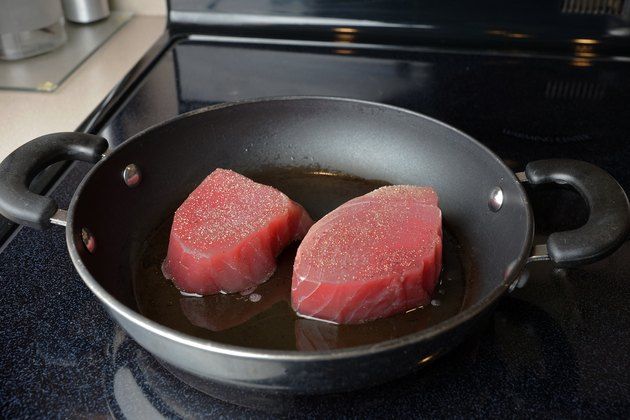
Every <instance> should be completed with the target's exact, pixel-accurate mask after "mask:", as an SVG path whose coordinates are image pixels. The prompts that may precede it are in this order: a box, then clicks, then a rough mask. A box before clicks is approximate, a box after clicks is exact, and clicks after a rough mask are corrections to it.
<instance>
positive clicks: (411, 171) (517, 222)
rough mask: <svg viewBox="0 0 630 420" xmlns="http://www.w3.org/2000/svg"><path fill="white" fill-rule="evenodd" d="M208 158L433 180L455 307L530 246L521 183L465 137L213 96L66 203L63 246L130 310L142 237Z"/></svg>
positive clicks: (238, 165)
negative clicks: (457, 283) (452, 252)
mask: <svg viewBox="0 0 630 420" xmlns="http://www.w3.org/2000/svg"><path fill="white" fill-rule="evenodd" d="M129 164H135V165H136V166H137V167H138V168H139V169H140V171H141V173H142V181H141V183H140V184H139V185H138V186H137V187H135V188H130V187H128V186H127V185H126V184H125V183H124V182H123V180H122V178H121V173H122V171H123V170H124V168H125V167H127V166H128V165H129ZM217 167H222V168H230V169H234V170H236V171H238V172H241V173H244V174H256V173H258V174H263V173H273V170H276V169H277V168H283V170H285V169H286V168H293V170H297V171H303V172H310V173H313V172H321V173H337V172H339V173H345V174H350V175H352V176H354V177H358V178H361V179H364V180H378V181H383V182H387V183H392V184H417V185H430V186H432V187H434V188H435V189H436V190H437V192H438V195H439V197H440V206H441V208H442V211H443V215H444V220H445V221H446V223H447V232H449V234H450V235H452V237H453V238H454V239H453V243H454V244H455V243H456V244H457V245H454V246H460V247H461V248H462V249H463V251H462V255H465V258H462V259H461V262H462V270H463V272H464V273H465V278H466V282H467V283H466V295H465V298H462V302H461V307H462V308H463V309H466V308H468V307H470V306H473V305H475V304H480V303H481V302H483V300H484V299H486V298H488V297H489V296H490V295H491V294H492V293H493V292H495V291H496V289H497V288H506V287H507V282H508V280H510V279H512V278H513V274H514V273H515V272H517V271H519V270H520V269H521V268H522V263H523V262H524V257H525V256H526V254H527V252H528V251H529V247H530V245H531V244H530V239H531V230H532V224H531V220H530V214H529V206H528V204H527V201H526V197H525V195H524V193H523V190H522V188H521V186H520V185H519V184H518V182H517V181H516V180H515V178H514V176H513V174H512V173H510V172H509V170H508V169H507V168H506V167H505V166H504V165H502V164H501V163H500V162H499V161H498V160H497V159H496V158H495V157H494V156H493V155H492V154H491V153H489V152H488V151H487V150H486V149H485V148H483V147H482V146H481V145H479V144H478V143H476V142H474V141H473V140H472V139H470V138H468V137H466V136H465V135H463V134H462V133H459V132H457V131H455V130H453V129H451V128H449V127H447V126H445V125H443V124H441V123H439V122H436V121H434V120H431V119H428V118H426V117H422V116H419V115H418V114H414V113H411V112H407V111H404V110H400V109H396V108H391V107H386V106H382V105H376V104H370V103H363V102H357V101H346V100H330V99H324V98H308V99H288V100H287V99H285V100H271V101H264V102H250V103H241V104H237V105H232V106H227V107H218V108H216V109H213V110H206V111H201V112H196V113H193V114H189V115H187V116H184V117H181V118H178V119H175V120H173V121H171V122H168V123H166V124H163V125H161V126H158V127H155V128H153V129H150V130H148V131H146V132H144V133H141V134H139V135H138V136H137V137H136V138H135V139H132V140H130V141H129V142H128V143H126V144H124V145H123V146H121V147H120V148H119V149H118V150H116V151H115V152H114V153H113V154H112V155H111V156H110V157H109V158H108V159H107V160H106V161H104V162H102V163H101V164H99V165H98V166H97V167H96V168H95V170H94V171H93V172H92V173H91V175H90V176H89V178H88V179H87V180H86V181H85V182H84V185H83V186H82V188H81V190H80V196H79V197H77V198H76V199H75V201H74V202H73V206H74V207H73V209H72V211H71V214H72V220H71V229H72V230H73V236H72V238H73V240H72V241H71V243H70V244H69V246H74V247H76V248H77V251H78V253H79V255H80V258H81V261H82V263H83V264H84V266H85V268H86V269H87V271H88V272H89V274H91V276H93V277H94V278H95V279H96V281H97V282H98V283H99V284H100V285H101V286H102V287H103V288H104V289H105V290H106V291H107V292H108V293H109V294H111V295H112V296H113V297H115V298H116V299H117V300H118V301H120V302H122V303H123V304H124V305H126V306H128V307H129V308H131V309H133V310H136V311H137V310H139V309H141V308H138V300H137V299H136V294H135V293H134V287H133V284H134V282H133V278H134V272H135V271H134V270H135V268H136V267H137V263H138V261H141V260H142V253H143V251H144V250H145V249H146V247H147V239H148V238H151V235H153V234H154V233H155V231H156V229H157V228H158V227H159V226H160V224H161V223H163V222H164V220H167V219H168V216H169V215H170V214H172V212H173V211H174V210H175V208H176V207H177V206H178V205H179V204H180V203H181V202H182V201H183V200H184V198H185V197H186V195H187V194H188V193H189V192H190V191H191V190H192V189H193V188H194V187H195V186H196V185H197V184H198V183H199V182H200V181H201V180H202V179H203V178H204V177H205V176H207V175H208V174H209V173H210V172H211V171H212V170H213V169H215V168H217ZM295 168H298V169H295ZM322 176H324V175H322ZM261 180H262V179H261ZM497 188H500V189H501V191H502V195H503V203H502V207H501V208H500V210H499V211H493V210H492V209H491V208H490V207H489V205H488V202H489V199H490V195H491V193H492V192H493V191H495V190H496V189H497ZM331 207H332V201H331ZM86 230H87V231H89V232H90V234H91V235H93V238H94V241H95V243H96V248H95V250H94V252H93V253H90V252H89V251H87V250H86V249H85V247H84V246H83V243H82V240H81V232H82V231H83V232H85V231H86ZM315 350H317V349H315Z"/></svg>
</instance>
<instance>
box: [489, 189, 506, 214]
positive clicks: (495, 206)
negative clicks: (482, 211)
mask: <svg viewBox="0 0 630 420" xmlns="http://www.w3.org/2000/svg"><path fill="white" fill-rule="evenodd" d="M501 206H503V190H502V189H501V187H494V189H493V190H492V191H491V192H490V200H489V201H488V207H490V210H492V211H494V212H497V211H499V210H501Z"/></svg>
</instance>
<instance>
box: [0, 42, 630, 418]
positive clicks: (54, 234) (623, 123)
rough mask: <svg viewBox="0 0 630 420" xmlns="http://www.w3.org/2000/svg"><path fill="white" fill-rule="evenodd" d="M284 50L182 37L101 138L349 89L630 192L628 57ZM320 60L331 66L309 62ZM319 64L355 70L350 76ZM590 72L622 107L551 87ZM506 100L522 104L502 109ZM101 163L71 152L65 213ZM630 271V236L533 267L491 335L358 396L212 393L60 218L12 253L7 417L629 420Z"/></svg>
mask: <svg viewBox="0 0 630 420" xmlns="http://www.w3.org/2000/svg"><path fill="white" fill-rule="evenodd" d="M274 48H275V49H269V50H267V51H264V52H262V53H261V51H260V50H259V49H258V47H252V48H247V47H238V48H237V47H233V46H229V47H228V46H222V45H215V44H212V43H196V44H187V43H180V44H177V45H176V46H175V47H174V48H173V50H171V51H170V52H167V53H166V54H165V55H164V56H163V57H162V58H161V60H160V61H159V63H158V64H157V65H156V66H155V68H154V69H153V70H152V71H151V73H150V74H149V75H148V76H147V77H146V79H145V80H144V81H143V83H142V84H141V85H140V86H139V87H138V89H137V90H136V91H135V92H134V94H133V95H132V96H131V97H130V98H129V100H128V101H127V102H126V103H125V105H124V107H122V109H121V110H120V112H119V113H117V114H116V115H115V116H114V117H113V118H112V120H111V121H110V123H109V124H108V125H107V127H106V128H105V130H103V135H104V136H105V137H106V138H108V139H109V140H110V141H111V143H112V144H114V145H115V144H118V143H120V142H121V141H123V140H124V139H126V138H128V137H129V136H130V135H132V134H134V133H136V132H138V131H139V130H141V129H143V128H145V127H147V126H149V125H151V124H154V123H156V122H159V121H161V120H163V119H165V118H168V117H170V116H172V115H176V114H178V113H181V112H184V111H187V110H189V109H193V108H196V107H198V106H202V105H205V104H208V103H214V102H220V101H224V100H233V99H239V98H244V97H257V96H269V95H285V94H328V93H331V90H335V91H336V92H334V94H337V95H340V96H351V97H360V98H363V99H370V100H377V101H382V102H388V103H392V104H396V105H401V106H405V107H408V108H411V109H415V110H418V111H420V112H424V113H426V114H428V115H431V116H435V117H437V118H441V119H444V120H445V121H446V122H448V123H450V124H453V125H455V126H456V127H458V128H462V129H464V130H465V131H467V132H469V133H470V134H472V135H473V136H476V137H477V138H479V139H480V140H482V141H484V142H485V143H486V144H488V145H489V146H490V147H491V148H493V149H494V150H495V151H496V152H497V153H499V155H501V156H502V157H503V158H504V159H505V160H506V161H507V162H508V163H509V164H510V165H511V166H512V167H513V168H514V169H518V168H519V167H522V163H524V162H527V161H529V160H533V159H536V158H544V157H573V158H580V159H585V160H589V161H592V162H594V163H596V164H598V165H600V166H602V167H604V168H605V169H607V170H608V171H610V172H611V173H612V174H613V175H614V176H615V177H616V178H617V179H619V180H620V182H621V183H622V185H623V186H624V187H625V188H626V190H628V187H630V172H629V171H628V169H627V168H626V164H625V162H627V161H628V157H629V156H630V146H628V142H627V133H629V132H630V127H628V121H627V119H624V118H621V116H620V115H619V113H618V112H617V111H618V110H620V109H625V108H624V107H623V106H622V104H626V105H627V103H628V99H629V98H628V96H629V94H628V92H630V89H628V86H629V85H630V83H629V82H630V80H629V78H628V76H627V75H628V74H630V73H628V72H627V70H628V69H626V68H625V67H627V64H620V63H617V64H614V65H613V64H610V63H603V64H598V65H596V66H594V67H593V68H591V69H590V70H588V73H579V72H581V71H582V70H581V69H573V68H571V67H570V65H569V63H565V62H563V61H562V60H542V59H541V60H536V59H524V58H523V59H514V58H510V59H502V58H500V57H491V56H488V57H482V56H473V55H464V54H450V55H440V54H435V53H422V54H411V53H410V54H407V55H403V54H401V53H396V54H392V56H386V57H383V56H381V57H378V58H375V57H370V56H369V54H367V53H364V54H366V56H361V57H359V56H356V57H339V56H336V55H334V54H329V51H328V50H326V51H313V50H312V49H311V50H309V51H308V52H300V51H295V48H294V49H293V50H292V51H288V49H287V51H284V50H282V48H280V47H274ZM381 55H383V54H381ZM245 59H251V60H259V61H262V64H261V66H262V67H261V70H260V71H261V72H263V73H264V74H263V75H262V76H261V77H264V78H265V80H266V83H265V84H263V85H260V84H256V83H249V80H250V79H249V73H248V72H251V69H247V68H243V67H242V66H239V65H238V63H240V62H242V60H245ZM274 63H279V64H278V66H276V67H274ZM317 63H320V64H321V63H324V64H325V65H323V66H322V67H320V69H319V70H318V71H310V70H308V69H312V68H315V67H316V66H315V64H317ZM263 64H264V65H263ZM200 68H204V69H205V68H208V69H210V70H211V71H208V72H207V74H206V73H204V72H201V71H199V69H200ZM322 68H323V69H328V68H331V69H335V70H343V71H342V73H343V74H345V76H344V79H343V81H342V82H343V83H339V81H338V80H334V78H333V76H332V75H333V74H334V71H333V70H331V71H329V72H327V70H322ZM353 72H355V73H356V75H357V77H352V75H353V74H354V73H353ZM576 72H577V73H576ZM519 74H521V75H522V74H527V78H519V77H517V76H518V75H519ZM358 75H361V76H362V77H358ZM604 77H605V80H606V81H605V83H604V82H601V80H602V78H604ZM331 78H332V79H331ZM580 78H583V79H584V80H585V81H584V82H583V83H595V84H597V83H604V85H605V89H604V92H605V99H606V102H605V104H606V107H608V108H606V109H602V108H603V107H604V105H601V104H602V103H604V102H602V103H600V105H598V106H599V108H597V107H596V108H593V107H592V106H591V102H592V101H591V102H589V101H590V100H589V99H588V98H587V99H585V101H584V102H583V103H582V102H580V100H579V99H580V98H579V97H578V98H577V99H576V97H572V99H571V98H570V99H571V100H568V101H564V100H563V98H562V97H561V95H560V94H558V95H560V96H558V95H556V96H553V95H551V96H550V94H549V90H547V91H545V86H549V84H550V83H551V84H552V87H553V83H560V82H563V81H564V80H568V81H569V82H570V81H571V80H582V79H580ZM373 79H374V80H377V81H379V83H380V84H381V85H382V86H383V89H380V90H378V89H376V90H374V89H367V90H366V89H365V84H363V83H362V82H361V80H373ZM464 80H465V82H466V83H463V82H462V83H458V81H464ZM226 81H229V84H228V83H226ZM569 82H567V83H569ZM370 83H372V82H370ZM448 86H456V87H457V88H454V89H452V91H451V90H448V89H447V87H448ZM540 86H542V88H540V89H541V91H540V92H538V90H537V89H539V87H540ZM436 92H443V93H444V94H441V95H438V94H437V93H436ZM545 92H547V93H545ZM554 95H555V94H554ZM576 95H577V93H576ZM510 98H520V99H519V100H518V101H515V102H514V103H513V104H512V105H511V106H506V104H507V103H509V100H510ZM488 115H492V118H490V117H489V116H488ZM560 116H563V117H565V118H569V117H571V118H574V119H573V120H571V124H568V125H563V126H562V127H560V128H558V127H557V126H555V125H554V124H555V123H554V121H557V120H558V119H560ZM604 118H605V121H608V122H610V124H603V123H602V122H601V121H602V119H604ZM569 126H570V127H571V128H570V129H568V128H566V127H569ZM529 127H532V129H534V131H535V132H536V133H545V132H547V133H557V132H561V133H563V135H566V137H563V138H564V140H565V141H564V142H559V141H553V140H554V139H555V140H558V138H559V137H558V136H556V137H553V136H552V135H551V134H549V136H550V137H549V138H550V139H551V141H550V142H545V141H540V139H541V138H543V137H544V136H542V134H536V135H537V136H538V137H535V136H534V135H531V136H530V137H529V140H528V138H527V137H524V136H522V135H514V133H517V132H520V131H519V130H521V131H522V130H526V129H527V128H529ZM508 128H509V129H508ZM580 133H581V134H580ZM578 134H579V135H580V136H581V137H575V136H577V135H578ZM541 136H542V137H541ZM585 136H586V137H585ZM543 139H544V138H543ZM571 139H574V140H575V142H574V143H572V142H571ZM88 168H89V167H88V165H84V164H78V165H74V166H73V167H72V169H71V170H70V171H69V172H68V174H67V176H66V177H65V179H64V180H63V181H62V182H61V183H60V185H59V186H58V187H57V189H56V190H55V191H54V193H53V196H54V197H55V198H56V199H57V200H58V202H59V203H60V205H61V207H62V208H66V207H67V205H68V203H69V199H70V197H71V195H72V193H73V191H74V188H75V187H76V185H77V184H78V182H79V180H80V179H81V178H82V176H84V174H85V173H86V171H87V169H88ZM543 201H544V200H543ZM544 207H545V206H544V205H543V206H542V208H541V209H539V210H538V214H537V222H538V228H539V229H543V230H544V229H545V228H546V226H547V225H552V224H553V223H552V221H553V220H552V219H553V216H552V215H553V214H554V213H556V216H559V217H560V218H567V217H568V218H570V216H571V214H573V213H574V212H575V209H574V208H572V207H570V206H569V208H563V207H562V206H561V205H560V208H558V209H554V210H553V211H549V209H545V208H544ZM565 207H566V206H565ZM541 215H542V216H541ZM629 278H630V245H629V244H628V243H626V244H625V245H624V246H623V247H622V248H621V249H620V250H619V251H618V252H616V253H615V254H614V255H612V256H611V257H609V258H607V259H606V260H604V261H601V262H599V263H596V264H593V265H590V266H586V267H582V268H576V269H569V270H558V269H554V268H553V266H551V265H550V264H547V263H544V264H540V265H536V266H532V268H531V273H530V278H529V281H528V282H527V284H526V285H525V286H524V287H523V288H520V289H517V290H516V291H515V292H514V293H512V294H511V295H510V296H508V297H507V298H505V299H503V300H502V302H501V303H500V304H499V306H498V308H497V310H496V312H495V314H494V315H493V316H492V317H491V318H490V319H489V320H488V322H487V324H486V325H485V327H484V328H483V330H482V332H481V333H479V334H478V335H476V336H474V337H473V338H471V339H469V340H468V341H466V342H465V343H464V344H463V345H461V346H460V347H458V348H457V349H456V350H455V351H453V352H452V353H451V354H449V355H447V356H445V357H444V358H442V359H440V360H438V361H436V362H435V363H434V364H432V365H431V366H429V367H427V368H426V369H424V370H423V371H421V372H419V373H418V374H414V375H412V376H410V377H406V378H403V379H402V380H399V381H396V382H394V383H391V384H386V385H383V386H378V387H376V388H370V389H367V390H364V391H359V392H355V393H352V394H346V395H333V396H324V397H287V396H274V395H267V396H262V395H251V394H242V393H239V392H236V391H226V390H224V389H220V388H206V392H207V393H210V394H212V395H214V397H212V396H209V395H206V394H205V393H202V392H200V391H198V390H197V389H195V388H193V387H191V386H189V385H186V384H184V383H183V382H181V381H180V380H179V379H177V377H176V376H175V375H174V374H173V373H171V372H170V371H169V370H168V369H167V368H165V367H163V366H162V365H160V363H158V362H157V361H156V360H155V359H154V358H153V357H152V356H151V355H150V354H149V353H148V352H146V351H145V350H143V349H142V348H140V347H139V346H138V345H137V344H136V343H135V342H134V341H133V340H132V339H130V338H129V337H128V336H127V335H126V334H125V333H124V332H123V331H122V330H121V329H120V328H119V327H117V326H116V325H115V324H114V323H113V322H112V321H111V320H110V319H109V318H108V316H107V314H106V312H105V310H104V309H103V308H102V307H101V306H100V304H99V303H98V302H97V300H96V299H95V298H94V297H93V296H92V295H91V293H90V291H89V290H88V289H87V287H86V286H85V285H84V284H83V283H82V281H81V280H80V278H79V276H78V275H77V274H76V273H75V271H74V268H73V266H72V263H71V261H70V259H69V257H68V254H67V251H66V245H65V240H64V231H63V229H62V228H52V229H49V230H46V231H43V232H40V231H34V230H30V229H22V230H20V231H19V232H18V233H17V234H16V235H15V237H14V238H13V240H12V241H11V242H10V243H9V244H8V245H7V246H6V247H5V249H4V250H3V251H2V253H1V254H0V282H1V284H2V287H3V293H2V294H1V295H0V314H1V315H0V343H2V351H1V354H0V360H1V363H0V372H1V375H2V381H1V384H0V402H1V411H2V416H3V417H7V418H10V417H15V416H30V417H87V418H94V417H100V416H113V417H127V418H155V417H158V416H160V415H161V416H165V417H169V418H176V417H212V418H217V417H233V416H240V417H251V418H259V417H261V416H264V415H268V416H278V415H280V416H290V417H337V416H344V417H353V418H364V417H403V416H404V417H410V416H414V417H416V416H423V417H466V418H468V417H480V418H481V417H529V416H533V417H554V418H555V417H617V418H619V417H627V416H628V414H630V369H629V366H630V311H629V310H628V302H630V282H628V281H627V280H628V279H629ZM225 400H227V401H229V402H226V401H225Z"/></svg>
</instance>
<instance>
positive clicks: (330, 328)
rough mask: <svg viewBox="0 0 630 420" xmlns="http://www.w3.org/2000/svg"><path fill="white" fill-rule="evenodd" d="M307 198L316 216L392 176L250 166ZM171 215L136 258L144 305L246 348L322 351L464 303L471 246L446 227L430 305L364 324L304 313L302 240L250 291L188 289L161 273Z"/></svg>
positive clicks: (401, 331)
mask: <svg viewBox="0 0 630 420" xmlns="http://www.w3.org/2000/svg"><path fill="white" fill-rule="evenodd" d="M246 175H248V176H249V177H251V178H253V179H255V180H256V181H259V182H262V183H264V184H267V185H272V186H274V187H276V188H278V189H280V190H281V191H283V192H284V193H286V194H287V195H288V196H289V197H291V198H292V199H294V200H296V201H297V202H299V203H301V204H302V205H303V206H304V207H305V208H306V210H307V211H308V212H309V214H311V216H312V217H313V218H315V219H316V220H317V219H319V218H321V217H323V216H324V215H325V214H327V213H329V212H330V211H331V210H333V209H335V208H336V207H337V206H339V205H341V204H342V203H344V202H346V201H348V200H350V199H351V198H354V197H356V196H359V195H363V194H365V193H367V192H369V191H372V190H374V189H375V188H378V187H380V186H383V185H386V184H387V183H386V182H383V181H377V180H365V179H361V178H356V177H351V176H347V175H343V174H338V173H329V172H323V171H309V170H308V168H292V169H286V168H285V169H283V168H273V169H272V168H268V169H265V170H264V171H260V172H251V173H247V174H246ZM171 223H172V216H171V215H169V216H167V217H166V219H165V221H164V222H163V223H162V224H161V225H160V226H159V227H158V229H157V230H156V231H155V232H154V233H152V234H150V235H149V237H148V239H147V241H145V247H144V248H143V250H142V251H141V253H140V255H139V256H138V258H137V260H136V261H135V264H134V266H135V269H134V271H133V279H132V281H133V287H134V296H135V300H136V303H137V308H138V311H139V312H140V313H141V314H143V315H145V316H146V317H148V318H149V319H152V320H154V321H156V322H158V323H160V324H162V325H166V326H168V327H170V328H173V329H175V330H177V331H181V332H183V333H186V334H189V335H191V336H195V337H199V338H202V339H207V340H212V341H214V342H220V343H225V344H231V345H236V346H242V347H247V348H257V349H271V350H299V351H318V350H334V349H340V348H347V347H353V346H360V345H367V344H374V343H378V342H382V341H386V340H390V339H394V338H398V337H402V336H404V335H407V334H411V333H414V332H418V331H421V330H423V329H426V328H428V327H430V326H432V325H435V324H438V323H439V322H441V321H444V320H446V319H448V318H450V317H451V316H453V315H455V314H457V313H458V312H459V311H460V309H461V307H462V304H463V300H464V292H465V290H466V287H465V283H466V277H465V275H464V273H465V271H464V269H463V266H464V265H469V264H466V263H464V261H465V258H466V256H465V254H464V248H463V247H460V246H459V245H458V244H457V242H456V239H455V238H454V236H453V235H452V234H450V233H449V229H448V227H445V228H444V229H443V230H444V237H443V239H444V247H443V249H444V251H443V261H444V263H443V272H442V275H441V279H440V284H439V285H438V286H437V288H436V293H435V296H434V299H433V300H432V301H431V302H430V303H429V304H427V305H425V306H424V307H423V308H419V309H417V310H413V311H409V312H407V313H404V314H399V315H396V316H392V317H388V318H385V319H381V320H376V321H373V322H368V323H365V324H361V325H334V324H331V323H327V322H321V321H316V320H310V319H304V318H299V317H298V316H297V315H296V314H295V312H294V311H293V310H292V309H291V305H290V296H291V278H292V273H293V261H294V258H295V252H296V250H297V246H298V244H297V243H296V244H293V245H292V246H289V247H288V248H287V249H286V250H285V251H284V252H282V254H280V256H279V257H278V268H277V269H276V271H275V273H274V274H273V275H272V277H271V278H270V279H269V280H268V281H267V282H266V283H264V284H263V285H261V286H259V287H257V288H256V290H254V291H253V292H251V291H250V292H251V293H249V294H239V293H235V294H230V295H223V294H217V295H213V296H206V297H203V298H200V297H190V296H182V295H181V294H180V293H179V291H178V290H177V289H176V288H175V287H174V286H173V284H172V283H171V282H170V281H168V280H166V279H165V278H164V276H163V275H162V271H161V264H162V261H163V260H164V258H165V255H166V249H167V246H168V238H169V233H170V226H171Z"/></svg>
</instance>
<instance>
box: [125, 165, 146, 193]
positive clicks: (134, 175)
mask: <svg viewBox="0 0 630 420" xmlns="http://www.w3.org/2000/svg"><path fill="white" fill-rule="evenodd" d="M122 176H123V180H124V181H125V184H127V186H128V187H131V188H133V187H137V186H138V184H140V181H142V173H141V172H140V169H139V168H138V167H137V166H136V165H135V164H134V163H131V164H129V165H127V166H126V167H125V169H124V170H123V174H122Z"/></svg>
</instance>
